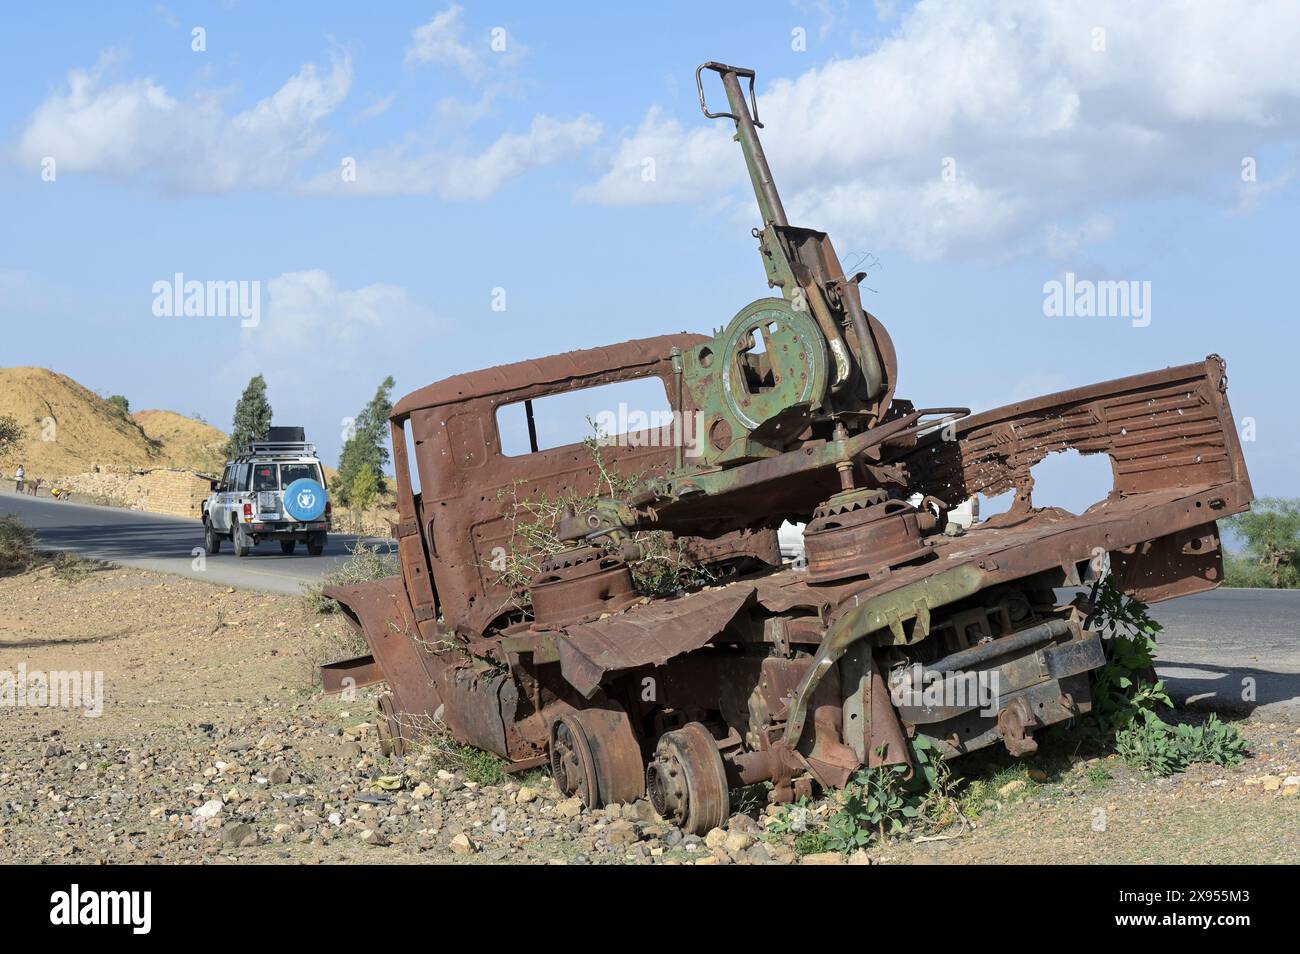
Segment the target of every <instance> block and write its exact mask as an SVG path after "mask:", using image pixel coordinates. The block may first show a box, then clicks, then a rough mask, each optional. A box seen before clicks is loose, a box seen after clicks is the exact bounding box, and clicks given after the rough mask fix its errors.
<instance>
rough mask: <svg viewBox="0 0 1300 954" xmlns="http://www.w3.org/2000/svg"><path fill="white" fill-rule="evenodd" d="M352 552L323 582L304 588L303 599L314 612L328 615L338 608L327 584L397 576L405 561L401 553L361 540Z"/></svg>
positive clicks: (344, 583) (364, 581)
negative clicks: (328, 591)
mask: <svg viewBox="0 0 1300 954" xmlns="http://www.w3.org/2000/svg"><path fill="white" fill-rule="evenodd" d="M351 552H352V555H351V556H350V557H348V559H347V560H345V561H344V562H343V563H342V564H340V565H339V568H338V569H337V570H335V571H334V572H332V573H330V574H329V575H328V576H326V577H325V579H324V580H322V581H321V582H320V583H314V584H312V585H311V586H309V587H307V589H306V590H305V591H304V592H303V599H305V600H306V601H307V606H308V608H309V609H310V610H311V611H312V612H313V613H319V614H322V615H327V614H330V613H336V612H338V608H339V604H338V603H336V602H335V601H334V600H332V599H330V598H329V597H327V596H326V595H325V593H324V590H325V588H326V587H327V586H348V585H350V584H354V583H369V582H371V581H372V580H382V579H384V578H385V577H389V576H396V575H397V574H399V573H401V572H402V563H401V560H399V559H398V557H397V554H395V553H392V552H391V551H389V550H388V549H387V548H386V547H383V546H381V545H375V546H367V545H366V544H365V543H364V542H363V541H361V540H358V541H357V545H356V546H355V547H353V548H352V551H351Z"/></svg>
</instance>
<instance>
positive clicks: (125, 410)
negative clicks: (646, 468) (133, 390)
mask: <svg viewBox="0 0 1300 954" xmlns="http://www.w3.org/2000/svg"><path fill="white" fill-rule="evenodd" d="M108 403H109V404H111V405H113V407H115V408H117V410H118V413H120V414H121V415H122V416H123V417H126V415H128V414H130V413H131V402H130V401H128V400H127V399H126V398H124V397H123V396H122V395H120V394H114V395H112V396H111V397H110V398H108Z"/></svg>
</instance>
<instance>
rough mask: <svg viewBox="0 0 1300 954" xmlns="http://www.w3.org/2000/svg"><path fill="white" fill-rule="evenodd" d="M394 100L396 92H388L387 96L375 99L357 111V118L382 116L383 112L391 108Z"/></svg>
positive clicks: (395, 99) (395, 100)
mask: <svg viewBox="0 0 1300 954" xmlns="http://www.w3.org/2000/svg"><path fill="white" fill-rule="evenodd" d="M395 102H397V94H396V93H389V94H388V95H387V96H384V97H382V98H380V99H376V100H375V101H374V102H373V103H371V104H370V105H369V106H367V107H365V108H364V109H362V110H361V111H360V112H359V113H357V118H358V119H375V118H376V117H379V116H382V115H384V113H386V112H388V111H389V110H390V109H392V108H393V103H395Z"/></svg>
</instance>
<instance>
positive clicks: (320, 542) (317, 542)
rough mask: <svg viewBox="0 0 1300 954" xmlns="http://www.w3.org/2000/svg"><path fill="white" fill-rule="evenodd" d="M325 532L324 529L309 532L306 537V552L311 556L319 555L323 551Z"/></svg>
mask: <svg viewBox="0 0 1300 954" xmlns="http://www.w3.org/2000/svg"><path fill="white" fill-rule="evenodd" d="M325 540H326V534H325V533H324V531H318V532H317V533H313V534H309V535H308V537H307V552H308V553H310V554H311V555H312V556H320V555H321V554H322V553H324V552H325Z"/></svg>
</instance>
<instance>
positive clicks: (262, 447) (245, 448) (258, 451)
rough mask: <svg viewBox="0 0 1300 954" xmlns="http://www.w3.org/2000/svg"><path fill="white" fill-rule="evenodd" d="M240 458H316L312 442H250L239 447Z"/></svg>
mask: <svg viewBox="0 0 1300 954" xmlns="http://www.w3.org/2000/svg"><path fill="white" fill-rule="evenodd" d="M238 456H240V457H256V456H263V457H307V456H310V457H316V456H317V454H316V445H315V444H313V443H312V442H311V441H249V442H248V443H247V444H241V445H239V454H238Z"/></svg>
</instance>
